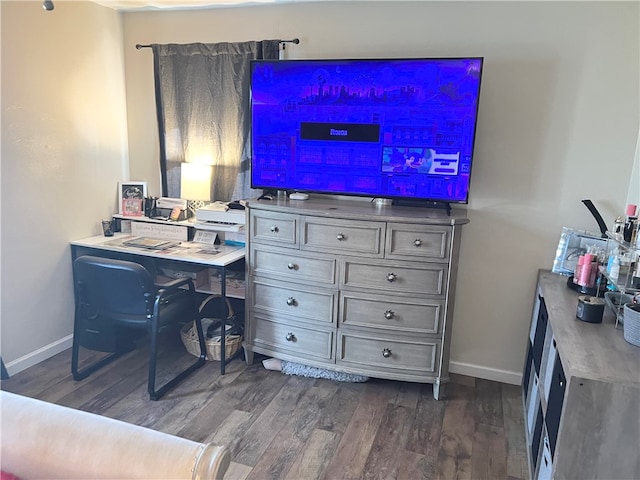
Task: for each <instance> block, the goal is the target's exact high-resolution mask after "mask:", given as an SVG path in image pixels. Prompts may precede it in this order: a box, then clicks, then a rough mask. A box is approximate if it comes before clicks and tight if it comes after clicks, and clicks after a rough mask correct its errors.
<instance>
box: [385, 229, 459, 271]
mask: <svg viewBox="0 0 640 480" xmlns="http://www.w3.org/2000/svg"><path fill="white" fill-rule="evenodd" d="M451 231H452V228H451V227H444V226H427V225H411V224H405V223H389V224H387V235H386V238H387V243H386V254H385V258H396V259H407V260H411V259H413V258H425V259H429V260H431V261H443V262H446V261H448V259H449V243H450V238H451Z"/></svg>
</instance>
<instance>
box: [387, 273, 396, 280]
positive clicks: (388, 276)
mask: <svg viewBox="0 0 640 480" xmlns="http://www.w3.org/2000/svg"><path fill="white" fill-rule="evenodd" d="M397 278H398V277H396V274H395V273H387V281H388V282H395V281H396V279H397Z"/></svg>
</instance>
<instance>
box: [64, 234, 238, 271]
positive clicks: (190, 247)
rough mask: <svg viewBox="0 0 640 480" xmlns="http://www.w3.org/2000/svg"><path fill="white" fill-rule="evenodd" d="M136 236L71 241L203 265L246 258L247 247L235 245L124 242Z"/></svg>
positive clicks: (230, 262)
mask: <svg viewBox="0 0 640 480" xmlns="http://www.w3.org/2000/svg"><path fill="white" fill-rule="evenodd" d="M131 238H134V236H132V235H129V234H126V233H124V234H123V233H116V234H115V235H114V236H113V237H105V236H103V235H96V236H94V237H88V238H83V239H80V240H75V241H73V242H71V245H73V246H74V247H88V248H95V249H98V250H106V251H111V252H121V253H130V254H133V255H143V256H146V257H153V258H164V259H167V260H177V261H181V262H190V263H198V264H201V265H207V266H214V267H225V266H227V265H230V264H232V263H234V262H236V261H238V260H240V259H241V258H244V255H245V248H244V247H242V246H235V245H207V244H203V243H195V242H180V243H179V244H178V245H176V246H174V247H171V248H167V249H165V250H152V249H148V248H140V247H131V246H127V245H123V244H122V242H124V241H126V240H130V239H131Z"/></svg>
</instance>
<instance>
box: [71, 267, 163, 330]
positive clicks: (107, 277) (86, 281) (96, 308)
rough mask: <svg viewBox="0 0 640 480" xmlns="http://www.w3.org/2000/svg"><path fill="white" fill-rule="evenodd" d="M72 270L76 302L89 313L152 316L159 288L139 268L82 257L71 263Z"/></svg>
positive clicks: (146, 272) (130, 317) (107, 315)
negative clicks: (76, 296)
mask: <svg viewBox="0 0 640 480" xmlns="http://www.w3.org/2000/svg"><path fill="white" fill-rule="evenodd" d="M73 270H74V281H75V283H76V292H77V295H78V298H77V301H79V302H81V303H82V304H83V305H84V306H85V307H87V308H88V309H89V310H90V311H91V312H93V313H95V314H98V315H103V316H106V317H114V318H116V317H120V316H122V317H127V318H129V319H131V320H133V319H134V317H147V316H148V315H151V314H152V313H153V302H154V299H155V295H156V293H157V290H158V288H157V287H156V286H155V282H154V280H153V278H152V277H151V274H150V273H149V271H148V270H147V269H146V268H144V267H143V266H142V265H140V264H138V263H134V262H128V261H124V260H114V259H111V258H102V257H94V256H91V255H83V256H81V257H78V258H76V260H75V261H74V262H73ZM140 320H141V321H142V320H143V318H140Z"/></svg>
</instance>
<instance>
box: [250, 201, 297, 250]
mask: <svg viewBox="0 0 640 480" xmlns="http://www.w3.org/2000/svg"><path fill="white" fill-rule="evenodd" d="M249 212H250V214H249V221H250V222H251V224H250V228H251V240H252V241H254V242H261V243H272V244H277V245H289V246H296V247H297V246H298V222H299V216H298V215H292V214H288V213H277V212H266V211H262V210H258V211H256V210H250V211H249Z"/></svg>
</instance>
